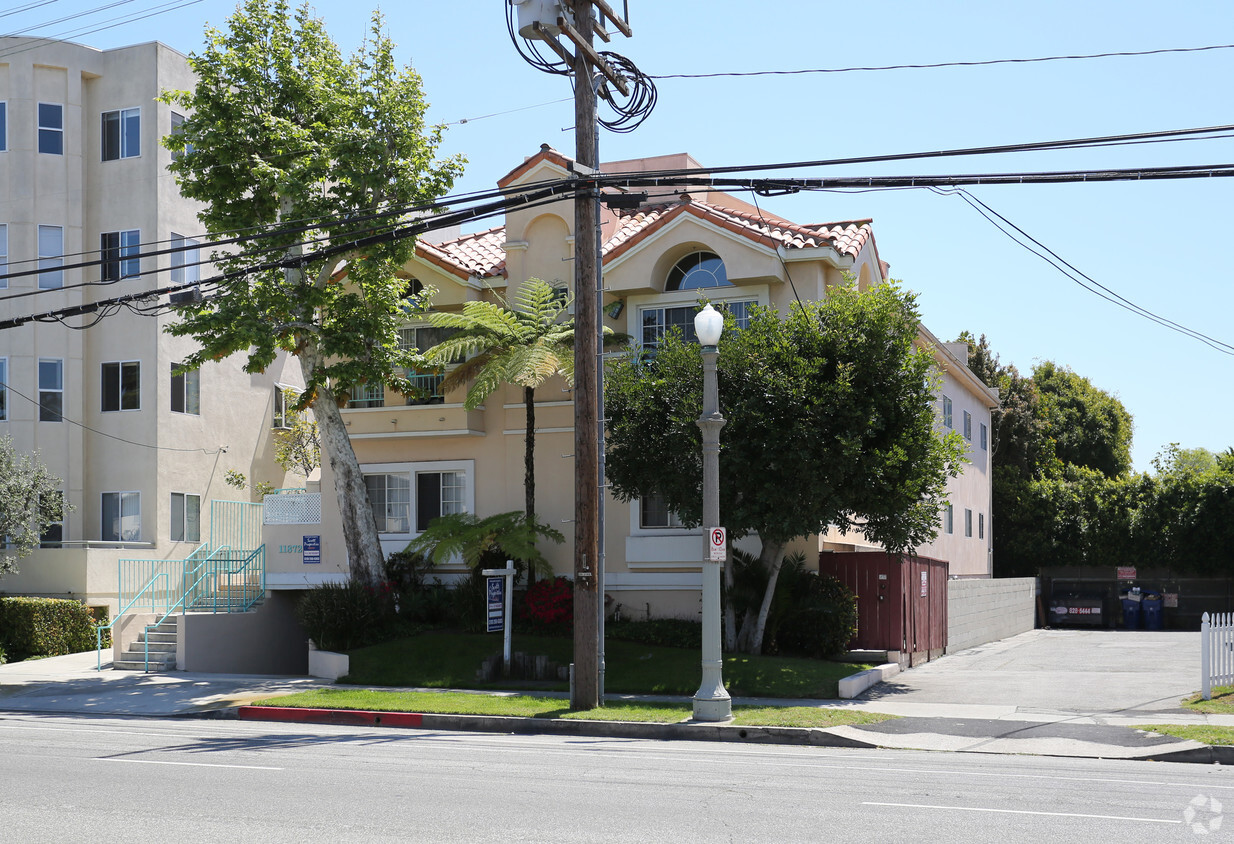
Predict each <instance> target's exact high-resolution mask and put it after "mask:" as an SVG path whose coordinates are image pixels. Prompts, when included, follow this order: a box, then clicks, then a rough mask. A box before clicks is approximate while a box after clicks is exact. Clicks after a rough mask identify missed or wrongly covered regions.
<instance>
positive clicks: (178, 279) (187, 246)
mask: <svg viewBox="0 0 1234 844" xmlns="http://www.w3.org/2000/svg"><path fill="white" fill-rule="evenodd" d="M200 246H201V241H200V240H198V239H197V238H195V237H185V236H184V235H182V234H176V233H175V232H172V233H171V248H172V249H173V250H175V251H173V252H172V253H171V283H172V284H179V285H183V286H191V287H192V288H193V289H192V290H186V291H185V292H183V293H173V294H171V302H172V304H173V305H175V304H179V303H181V302H191V301H193V300H195V299H196V298H197V297H198V296H199V290H198V287H197V285H198V283H200V282H201V249H199V248H198V247H200Z"/></svg>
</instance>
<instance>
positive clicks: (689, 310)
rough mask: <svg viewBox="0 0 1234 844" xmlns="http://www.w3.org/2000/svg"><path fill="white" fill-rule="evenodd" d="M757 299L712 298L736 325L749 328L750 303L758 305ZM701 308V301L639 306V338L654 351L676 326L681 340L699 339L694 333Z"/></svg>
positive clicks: (647, 347)
mask: <svg viewBox="0 0 1234 844" xmlns="http://www.w3.org/2000/svg"><path fill="white" fill-rule="evenodd" d="M757 304H758V300H757V299H731V300H728V301H717V302H712V305H714V306H715V307H716V308H717V309H718V310H720V311H725V310H727V311H728V312H729V313H731V314H732V315H733V319H734V320H735V321H736V323H737V328H748V327H749V325H750V307H751V306H752V305H757ZM698 311H699V307H698V303H697V302H691V303H689V304H685V305H665V306H651V305H645V306H643V307H641V308H639V310H638V313H639V335H638V337H639V340H640V341H641V343H642V346H643V348H644V349H646V350H648V351H651V352H654V351H655V349H656V347H657V346H659V344H660V341H661V340H662V339H663V338H664V335H665V334H667V333H668V332H670V331H672V330H673V329H677V330H678V331H679V332H680V333H681V337H682V340H684V341H685V342H687V343H697V342H698V335H697V334H695V333H694V315H695V314H697V313H698Z"/></svg>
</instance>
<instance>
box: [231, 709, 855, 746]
mask: <svg viewBox="0 0 1234 844" xmlns="http://www.w3.org/2000/svg"><path fill="white" fill-rule="evenodd" d="M236 717H237V718H239V719H240V720H242V721H282V722H291V723H305V724H345V725H348V726H371V727H403V728H413V729H423V730H464V731H468V732H476V733H512V734H518V735H559V736H601V737H605V738H631V739H659V740H663V741H732V742H747V743H751V744H803V745H810V746H813V747H846V748H866V749H871V748H876V747H878V745H877V744H875V743H874V742H868V741H860V740H857V739H853V738H850V737H847V736H842V735H838V734H836V733H833V732H831V731H829V730H826V729H816V728H807V727H740V726H735V725H732V724H705V723H698V722H691V721H687V722H681V723H677V724H651V723H647V722H645V721H588V720H583V719H581V718H560V719H559V718H518V717H510V716H501V715H436V714H432V713H427V712H425V713H419V712H363V711H359V710H352V709H344V710H336V709H301V708H298V707H290V706H241V707H238V708H237V709H236Z"/></svg>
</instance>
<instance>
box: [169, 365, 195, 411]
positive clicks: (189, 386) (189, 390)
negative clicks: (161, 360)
mask: <svg viewBox="0 0 1234 844" xmlns="http://www.w3.org/2000/svg"><path fill="white" fill-rule="evenodd" d="M183 366H184V365H183V364H180V363H173V364H172V365H171V412H172V413H187V414H189V415H191V416H198V415H200V414H201V371H200V370H197V369H188V370H186V369H183V368H182V367H183Z"/></svg>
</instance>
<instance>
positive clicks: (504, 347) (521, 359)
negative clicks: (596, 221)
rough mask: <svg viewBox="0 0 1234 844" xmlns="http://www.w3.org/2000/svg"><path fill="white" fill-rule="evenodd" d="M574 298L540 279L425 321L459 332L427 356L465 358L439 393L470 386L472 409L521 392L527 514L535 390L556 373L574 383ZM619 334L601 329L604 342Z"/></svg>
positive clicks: (532, 493)
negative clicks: (506, 389)
mask: <svg viewBox="0 0 1234 844" xmlns="http://www.w3.org/2000/svg"><path fill="white" fill-rule="evenodd" d="M571 301H572V299H571V297H568V296H563V295H562V293H561V291H560V290H559V289H555V288H554V287H553V286H552V285H551V284H549V283H548V282H546V281H543V280H541V279H538V278H533V279H529V280H528V281H527V283H526V284H524V285H523V286H522V288H521V289H520V290H519V292H518V294H517V295H516V296H515V297H514V302H513V304H512V305H511V304H510V303H508V302H499V303H495V302H467V303H466V304H465V305H463V310H462V313H433V314H430V315H429V317H428V319H429V322H430V323H431V324H432V325H434V326H437V327H439V328H453V329H457V333H456V334H454V335H452V336H451V337H450V338H448V339H447V340H444V341H442V342H441V343H439V344H438V345H436V346H433V347H432V348H431V349H429V350H428V351H427V353H426V354H425V357H426V358H427V359H428V360H429V361H432V362H437V363H439V364H443V365H444V364H445V363H448V362H450V361H455V360H459V359H460V358H465V359H464V360H463V362H462V363H461V364H459V365H458V366H457V367H456V368H454V369H452V370H450V371H449V372H447V374H446V376H445V378H444V379H443V381H442V383H441V391H442V392H443V393H446V392H449V391H450V390H455V389H458V388H460V387H462V386H464V385H465V384H467V383H468V382H470V383H471V386H470V388H469V389H468V390H467V398H466V399H465V400H464V402H463V406H464V407H466V408H467V409H468V410H475V409H476V408H477V407H479V406H480V405H481V404H483V403H484V401H485V399H487V398H488V397H489V396H490V395H492V394H493V392H494V391H496V390H497V388H498V387H500V386H501V385H502V384H503V383H507V384H516V385H518V386H520V387H522V388H523V405H524V407H525V408H526V418H527V433H526V436H525V438H524V443H525V449H524V452H525V453H524V456H523V465H524V480H523V486H524V494H525V512H526V516H527V519H528V520H529V521H534V517H535V510H536V473H535V447H536V446H535V430H536V403H535V390H536V387H538V386H540V385H541V384H543V383H544V382H545V381H547V380H548V379H549V378H552V377H553V376H554V375H561V376H563V377H564V378H565V379H566V381H567V383H570V384H573V382H574V320H563V319H562V315H563V314H564V313H566V311H567V309H568V308H569V306H570V303H571ZM618 339H619V335H616V334H614V333H613V332H612V331H611V330H609V329H606V330H605V342H606V344H607V343H609V342H610V340H618Z"/></svg>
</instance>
